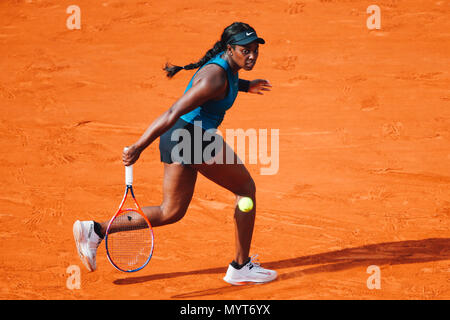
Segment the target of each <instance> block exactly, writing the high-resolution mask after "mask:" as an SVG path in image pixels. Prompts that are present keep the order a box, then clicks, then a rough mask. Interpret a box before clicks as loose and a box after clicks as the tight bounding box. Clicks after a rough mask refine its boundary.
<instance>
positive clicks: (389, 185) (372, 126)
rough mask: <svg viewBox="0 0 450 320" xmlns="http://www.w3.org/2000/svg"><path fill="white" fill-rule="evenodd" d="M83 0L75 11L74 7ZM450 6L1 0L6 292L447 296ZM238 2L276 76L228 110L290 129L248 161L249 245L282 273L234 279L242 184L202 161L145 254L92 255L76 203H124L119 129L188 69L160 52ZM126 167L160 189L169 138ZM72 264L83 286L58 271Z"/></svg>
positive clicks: (127, 139)
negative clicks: (77, 24)
mask: <svg viewBox="0 0 450 320" xmlns="http://www.w3.org/2000/svg"><path fill="white" fill-rule="evenodd" d="M73 4H76V5H77V6H79V8H80V10H81V29H80V30H69V29H68V28H67V26H66V21H67V19H68V18H69V16H70V14H69V13H67V12H66V9H67V7H68V6H70V5H73ZM374 4H376V5H378V6H379V8H380V13H381V28H380V29H373V30H370V29H369V28H368V27H367V24H366V22H367V20H368V18H369V17H370V13H368V12H367V11H366V10H367V8H368V7H369V6H370V5H374ZM449 16H450V3H449V2H448V1H442V0H430V1H419V0H381V1H378V0H370V1H362V0H354V1H343V0H342V1H341V0H299V1H296V0H292V1H265V0H248V1H199V0H193V1H173V0H170V1H141V0H139V1H137V0H129V1H128V0H127V1H125V0H115V1H110V0H99V1H90V0H89V1H88V0H77V1H66V0H62V1H60V0H58V1H57V0H3V1H1V2H0V55H1V59H0V70H1V72H0V108H1V117H0V147H1V150H2V157H1V158H2V160H1V163H0V173H1V183H0V188H1V189H0V227H1V229H0V240H1V242H0V243H1V256H0V272H1V277H0V298H1V299H286V300H288V299H449V298H450V188H449V187H450V91H449V88H450V73H449V72H450V69H449V65H450V58H449V52H450V41H449V40H450V33H449V30H450V20H449V19H448V17H449ZM234 21H242V22H246V23H249V24H250V25H251V26H253V27H254V28H255V29H256V30H257V32H258V35H259V36H261V37H263V38H264V39H265V40H266V44H265V45H263V46H261V47H260V55H259V59H258V61H257V64H256V66H255V68H254V69H253V71H251V72H245V71H243V70H241V72H240V77H242V78H244V79H249V80H251V79H257V78H262V79H268V80H269V81H270V82H271V84H272V85H273V88H272V91H271V92H267V93H265V95H263V96H259V95H252V94H246V93H240V94H239V96H238V98H237V100H236V102H235V104H234V106H233V107H232V108H231V109H230V110H229V111H228V112H227V115H226V117H225V120H224V122H223V123H222V125H221V127H220V129H221V130H225V129H227V128H233V129H236V128H242V129H244V130H247V129H250V128H255V129H269V132H270V129H279V133H280V135H279V170H278V172H277V173H276V174H274V175H261V174H260V169H261V168H263V167H265V165H264V164H261V163H260V162H258V163H257V164H248V165H247V168H248V170H249V171H250V172H251V174H252V176H253V178H254V180H255V182H256V190H257V200H258V209H257V214H256V224H255V231H254V234H253V242H252V249H251V254H256V253H257V254H259V257H260V261H261V263H262V266H263V267H267V268H271V269H274V270H276V271H277V272H278V273H279V277H278V279H277V280H276V281H274V282H271V283H268V284H264V285H258V286H231V285H229V284H227V283H225V282H224V281H223V280H222V277H223V276H224V273H225V271H226V266H227V265H228V263H229V262H230V261H231V259H232V258H233V254H234V234H233V210H234V207H233V203H234V196H233V194H231V193H230V192H228V191H226V190H225V189H222V188H221V187H219V186H217V185H215V184H214V183H212V182H210V181H209V180H207V179H206V178H204V177H203V176H200V175H199V177H198V180H197V185H196V189H195V193H194V196H193V200H192V202H191V205H190V207H189V210H188V212H187V214H186V216H185V218H184V219H182V220H181V221H180V222H178V223H176V224H172V225H168V226H164V227H160V228H155V229H154V232H155V239H156V242H155V251H154V255H153V258H152V260H151V261H150V263H149V265H148V266H147V267H146V268H145V269H143V270H142V271H139V272H137V273H133V274H126V273H121V272H119V271H116V270H115V269H114V268H113V267H112V266H111V265H110V264H109V262H108V260H107V257H106V254H105V247H104V243H102V245H101V247H100V248H99V252H98V257H97V264H98V270H97V271H95V272H91V273H90V272H88V271H87V270H86V269H85V268H84V266H83V265H82V263H81V261H80V259H79V257H78V254H77V251H76V247H75V244H74V240H73V235H72V225H73V223H74V221H75V220H76V219H80V220H82V219H89V218H92V217H95V218H96V219H97V220H107V219H109V218H110V217H111V216H112V215H113V214H114V212H115V211H116V210H117V207H118V205H119V202H120V200H121V197H122V195H123V188H124V170H123V164H122V160H121V157H122V149H123V147H124V146H127V145H129V144H130V143H133V142H134V141H136V139H138V138H139V136H140V135H141V134H142V133H143V132H144V131H145V129H146V128H147V127H148V125H149V124H150V123H151V122H152V121H153V120H154V119H155V118H156V117H157V116H159V115H160V114H162V113H163V112H164V111H165V110H167V108H169V107H170V106H171V105H172V104H173V103H174V101H175V100H176V99H177V98H178V97H179V96H180V95H181V94H182V93H183V91H184V89H185V88H186V85H187V83H188V81H189V79H190V78H191V77H192V75H193V73H194V71H183V72H180V74H178V75H177V76H176V77H174V78H173V79H171V80H169V79H167V78H166V76H165V73H164V72H163V70H162V67H163V66H164V64H165V63H166V62H172V63H174V64H180V65H185V64H188V63H191V62H195V61H197V60H198V59H199V58H201V57H202V56H203V55H204V53H205V52H206V50H208V49H209V48H211V46H212V45H213V44H214V43H215V42H216V41H217V40H218V37H220V34H221V33H222V31H223V29H224V28H225V27H226V26H227V25H229V24H231V23H232V22H234ZM134 172H135V181H134V188H135V193H136V197H137V199H138V201H139V203H140V204H141V205H159V204H160V202H161V200H162V178H163V176H162V175H163V165H162V164H161V162H160V159H159V151H158V143H157V142H155V143H154V144H152V145H151V146H150V147H149V148H147V150H145V152H144V153H143V154H142V155H141V158H140V159H139V161H138V162H137V163H136V164H135V165H134ZM72 265H75V266H79V267H80V270H81V275H80V276H81V284H80V289H74V290H70V289H69V288H68V287H67V285H66V284H67V279H68V278H69V276H70V274H69V273H67V268H68V267H69V266H72ZM369 266H378V267H379V271H380V272H379V276H380V278H379V279H380V283H381V287H380V288H379V289H377V288H373V289H369V287H368V279H369V277H371V275H372V274H371V273H370V272H369V273H368V267H369ZM369 282H370V281H369Z"/></svg>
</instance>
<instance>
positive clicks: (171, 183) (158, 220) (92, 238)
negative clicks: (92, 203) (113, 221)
mask: <svg viewBox="0 0 450 320" xmlns="http://www.w3.org/2000/svg"><path fill="white" fill-rule="evenodd" d="M196 179H197V171H195V170H194V169H193V168H191V167H189V166H183V165H181V164H177V163H172V164H167V163H165V164H164V182H163V193H164V195H163V202H162V204H161V205H160V206H151V207H144V208H142V210H143V211H144V213H145V214H146V215H147V217H148V219H149V220H150V223H151V224H152V226H154V227H157V226H162V225H166V224H169V223H174V222H176V221H178V220H180V219H181V218H182V217H183V216H184V215H185V213H186V210H187V208H188V206H189V203H190V201H191V199H192V195H193V192H194V187H195V182H196ZM142 220H143V221H142V226H143V227H146V226H147V224H146V223H144V219H142ZM124 223H126V222H124ZM108 224H109V221H104V222H101V223H97V222H95V221H78V220H77V221H76V222H75V223H74V225H73V234H74V238H75V244H76V246H77V250H78V253H79V256H80V258H81V261H82V262H83V264H84V265H85V266H86V268H87V269H88V270H89V271H94V270H95V269H96V268H97V265H96V255H97V248H98V246H99V245H100V243H101V241H102V239H103V237H104V235H105V233H106V228H107V227H108ZM133 224H134V225H139V222H138V221H137V222H136V221H133ZM125 228H126V226H122V227H121V226H120V225H118V226H117V227H116V228H115V229H114V230H110V232H111V233H114V232H120V231H121V230H122V229H125Z"/></svg>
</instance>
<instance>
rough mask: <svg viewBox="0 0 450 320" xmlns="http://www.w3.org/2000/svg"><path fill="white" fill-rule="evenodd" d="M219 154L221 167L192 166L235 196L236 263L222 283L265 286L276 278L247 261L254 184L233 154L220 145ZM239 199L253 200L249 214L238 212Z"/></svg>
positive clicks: (218, 165) (253, 215)
mask: <svg viewBox="0 0 450 320" xmlns="http://www.w3.org/2000/svg"><path fill="white" fill-rule="evenodd" d="M223 146H224V148H223V149H222V152H221V153H219V154H218V155H217V156H216V159H218V158H221V159H222V164H220V163H212V164H199V165H192V166H193V167H194V168H195V169H196V170H198V171H199V172H200V173H201V174H202V175H204V176H205V177H206V178H208V179H210V180H211V181H213V182H215V183H217V184H218V185H220V186H222V187H224V188H225V189H227V190H229V191H231V192H232V193H234V195H235V196H236V201H235V210H234V221H235V245H236V255H235V260H234V261H233V262H232V263H231V264H230V266H229V268H228V271H227V274H226V275H225V278H224V280H225V281H227V282H229V283H232V284H242V283H245V282H268V281H272V280H274V279H275V278H276V277H277V273H276V272H275V271H273V270H268V269H263V268H261V267H260V266H259V264H258V263H256V262H254V261H252V260H251V259H250V258H249V254H250V246H251V241H252V235H253V229H254V224H255V213H256V199H255V195H256V187H255V183H254V181H253V179H252V177H251V175H250V173H249V172H248V170H247V168H246V167H245V165H244V164H242V163H239V162H238V157H237V155H236V154H235V153H234V151H233V150H232V149H231V148H230V147H229V146H228V145H227V144H226V143H224V144H223ZM227 154H228V155H232V158H233V161H232V162H231V163H229V164H227V162H226V161H225V160H226V157H227ZM241 197H249V198H251V199H252V200H253V203H254V205H253V209H252V210H251V211H249V212H242V211H241V210H239V208H238V206H237V203H238V201H239V199H240V198H241Z"/></svg>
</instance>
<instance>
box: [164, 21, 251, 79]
mask: <svg viewBox="0 0 450 320" xmlns="http://www.w3.org/2000/svg"><path fill="white" fill-rule="evenodd" d="M244 31H253V32H254V31H255V29H253V28H252V27H250V26H249V25H248V24H246V23H243V22H234V23H232V24H231V25H229V26H228V27H226V28H225V29H224V30H223V32H222V36H221V37H220V40H219V41H217V42H216V43H215V44H214V46H213V47H212V48H211V49H209V50H208V51H207V52H206V54H205V55H204V56H203V58H201V59H200V60H199V61H197V62H195V63H191V64H188V65H185V66H184V67H180V66H176V65H172V64H169V63H166V65H165V66H164V68H163V70H165V71H166V73H167V77H168V78H172V77H173V76H174V75H175V74H176V73H177V72H178V71H180V70H183V69H184V70H192V69H197V68H200V67H202V66H203V65H204V64H205V63H206V62H208V61H209V60H210V59H212V58H213V57H214V56H215V55H217V54H218V53H219V52H221V51H225V50H226V48H227V43H228V41H229V40H230V38H231V37H232V36H234V35H235V34H238V33H241V32H244ZM232 47H233V48H234V45H232Z"/></svg>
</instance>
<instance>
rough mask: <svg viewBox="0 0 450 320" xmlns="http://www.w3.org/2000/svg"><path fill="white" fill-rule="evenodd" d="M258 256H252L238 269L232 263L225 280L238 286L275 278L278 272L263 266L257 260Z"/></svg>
mask: <svg viewBox="0 0 450 320" xmlns="http://www.w3.org/2000/svg"><path fill="white" fill-rule="evenodd" d="M257 257H258V255H254V256H253V257H251V258H250V261H249V262H248V263H247V264H246V265H245V266H243V267H242V268H241V269H236V268H234V267H233V266H232V265H231V264H230V265H229V266H228V270H227V274H226V275H225V277H223V280H224V281H225V282H228V283H231V284H233V285H238V286H239V285H243V284H247V283H265V282H269V281H272V280H275V279H276V277H277V272H276V271H274V270H269V269H264V268H263V267H261V266H260V264H259V262H257V261H256V258H257Z"/></svg>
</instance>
